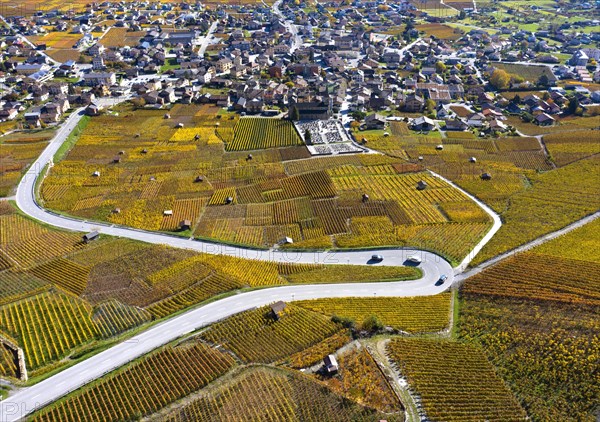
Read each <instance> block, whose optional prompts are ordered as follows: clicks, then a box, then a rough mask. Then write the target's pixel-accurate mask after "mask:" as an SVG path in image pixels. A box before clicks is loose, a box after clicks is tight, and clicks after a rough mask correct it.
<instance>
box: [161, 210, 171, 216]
mask: <svg viewBox="0 0 600 422" xmlns="http://www.w3.org/2000/svg"><path fill="white" fill-rule="evenodd" d="M163 215H164V216H165V217H168V216H170V215H173V210H164V211H163Z"/></svg>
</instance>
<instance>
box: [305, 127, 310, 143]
mask: <svg viewBox="0 0 600 422" xmlns="http://www.w3.org/2000/svg"><path fill="white" fill-rule="evenodd" d="M304 141H305V142H306V143H307V144H310V142H311V141H312V135H311V134H310V130H308V129H306V130H305V131H304Z"/></svg>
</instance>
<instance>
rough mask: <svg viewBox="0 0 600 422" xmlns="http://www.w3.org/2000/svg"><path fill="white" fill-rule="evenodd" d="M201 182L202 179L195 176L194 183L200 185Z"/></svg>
mask: <svg viewBox="0 0 600 422" xmlns="http://www.w3.org/2000/svg"><path fill="white" fill-rule="evenodd" d="M201 182H204V177H202V176H196V178H195V179H194V183H201Z"/></svg>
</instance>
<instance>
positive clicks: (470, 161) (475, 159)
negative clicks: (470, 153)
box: [469, 157, 477, 163]
mask: <svg viewBox="0 0 600 422" xmlns="http://www.w3.org/2000/svg"><path fill="white" fill-rule="evenodd" d="M476 162H477V158H475V157H471V158H469V163H476Z"/></svg>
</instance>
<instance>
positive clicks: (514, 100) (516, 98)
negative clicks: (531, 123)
mask: <svg viewBox="0 0 600 422" xmlns="http://www.w3.org/2000/svg"><path fill="white" fill-rule="evenodd" d="M510 102H511V103H513V104H521V96H520V95H519V94H516V95H515V96H514V97H513V98H512V100H510Z"/></svg>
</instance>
